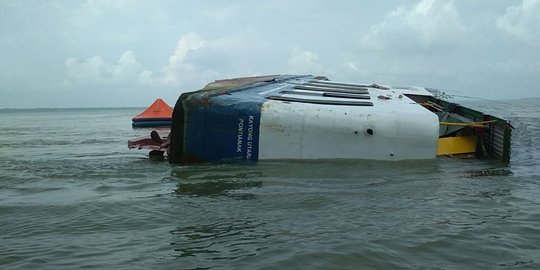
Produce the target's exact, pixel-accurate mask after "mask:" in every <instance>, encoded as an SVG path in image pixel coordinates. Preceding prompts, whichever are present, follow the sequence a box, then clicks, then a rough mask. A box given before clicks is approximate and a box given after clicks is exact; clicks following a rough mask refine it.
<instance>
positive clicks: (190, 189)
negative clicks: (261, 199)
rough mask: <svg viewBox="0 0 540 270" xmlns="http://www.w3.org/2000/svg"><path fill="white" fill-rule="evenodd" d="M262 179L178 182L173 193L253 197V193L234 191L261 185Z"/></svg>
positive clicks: (239, 197)
mask: <svg viewBox="0 0 540 270" xmlns="http://www.w3.org/2000/svg"><path fill="white" fill-rule="evenodd" d="M262 185H263V182H262V181H242V180H237V181H227V180H218V181H202V182H196V183H193V182H179V183H178V186H177V188H176V189H175V191H174V192H175V193H176V194H179V195H192V196H222V195H223V196H229V197H234V198H237V199H246V200H247V199H253V197H254V196H255V195H253V194H249V193H240V194H239V193H234V192H233V191H238V190H241V189H250V188H259V187H262Z"/></svg>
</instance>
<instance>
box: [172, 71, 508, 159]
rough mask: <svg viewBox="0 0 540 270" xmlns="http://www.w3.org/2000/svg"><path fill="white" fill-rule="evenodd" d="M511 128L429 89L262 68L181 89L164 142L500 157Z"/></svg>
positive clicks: (306, 152) (243, 155)
mask: <svg viewBox="0 0 540 270" xmlns="http://www.w3.org/2000/svg"><path fill="white" fill-rule="evenodd" d="M511 131H512V128H511V126H510V123H509V122H508V121H506V120H503V119H500V118H497V117H495V116H492V115H489V114H484V113H482V112H479V111H476V110H473V109H470V108H467V107H464V106H461V105H459V104H456V103H452V102H449V101H447V100H445V99H444V97H442V96H441V95H439V94H438V92H437V91H436V90H433V89H428V88H424V87H402V86H386V85H379V84H357V83H348V82H335V81H330V80H328V79H327V78H326V77H321V76H311V75H301V76H296V75H270V76H258V77H247V78H236V79H228V80H218V81H215V82H213V83H210V84H208V85H207V86H206V87H205V88H203V89H201V90H199V91H195V92H189V93H183V94H182V95H181V96H180V97H179V99H178V101H177V102H176V105H175V107H174V112H173V119H172V126H171V133H170V134H169V135H167V138H168V139H169V141H168V147H167V149H166V151H168V152H169V154H168V155H169V157H168V158H169V162H170V163H195V162H211V161H221V160H249V161H257V160H272V159H374V160H407V159H432V158H436V157H437V156H467V157H469V156H475V157H490V158H494V159H497V160H500V161H503V162H508V161H509V160H510V148H511V147H510V140H511ZM162 150H163V149H162ZM163 151H165V150H163Z"/></svg>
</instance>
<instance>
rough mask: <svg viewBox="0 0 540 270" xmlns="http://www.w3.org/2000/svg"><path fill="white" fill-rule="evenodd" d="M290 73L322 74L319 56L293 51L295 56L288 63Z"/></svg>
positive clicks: (307, 52) (295, 49)
mask: <svg viewBox="0 0 540 270" xmlns="http://www.w3.org/2000/svg"><path fill="white" fill-rule="evenodd" d="M287 65H288V68H289V72H290V73H293V74H294V73H298V74H319V73H320V72H322V70H323V68H322V65H321V64H320V63H319V56H318V55H317V54H316V53H314V52H310V51H301V50H299V49H298V48H294V49H293V54H292V56H291V57H290V58H289V60H288V61H287Z"/></svg>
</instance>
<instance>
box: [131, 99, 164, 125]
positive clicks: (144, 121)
mask: <svg viewBox="0 0 540 270" xmlns="http://www.w3.org/2000/svg"><path fill="white" fill-rule="evenodd" d="M172 113H173V109H172V108H171V107H170V106H169V105H168V104H167V103H166V102H165V101H163V99H161V98H158V99H156V100H155V101H154V102H153V103H152V104H151V105H150V106H149V107H148V108H146V110H144V111H143V112H142V113H140V114H138V115H136V116H135V117H133V118H132V119H131V120H132V121H133V123H132V126H133V127H170V126H171V123H172Z"/></svg>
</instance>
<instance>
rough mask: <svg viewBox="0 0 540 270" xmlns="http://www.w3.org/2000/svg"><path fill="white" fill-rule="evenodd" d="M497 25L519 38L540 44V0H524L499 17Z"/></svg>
mask: <svg viewBox="0 0 540 270" xmlns="http://www.w3.org/2000/svg"><path fill="white" fill-rule="evenodd" d="M497 27H498V28H500V29H502V30H503V31H504V32H505V33H507V34H509V35H511V36H514V37H516V38H517V39H519V40H521V41H524V42H527V43H530V44H532V45H540V0H523V1H522V2H521V5H518V6H511V7H508V8H507V9H506V13H505V14H504V15H502V16H501V17H499V18H498V19H497Z"/></svg>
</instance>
